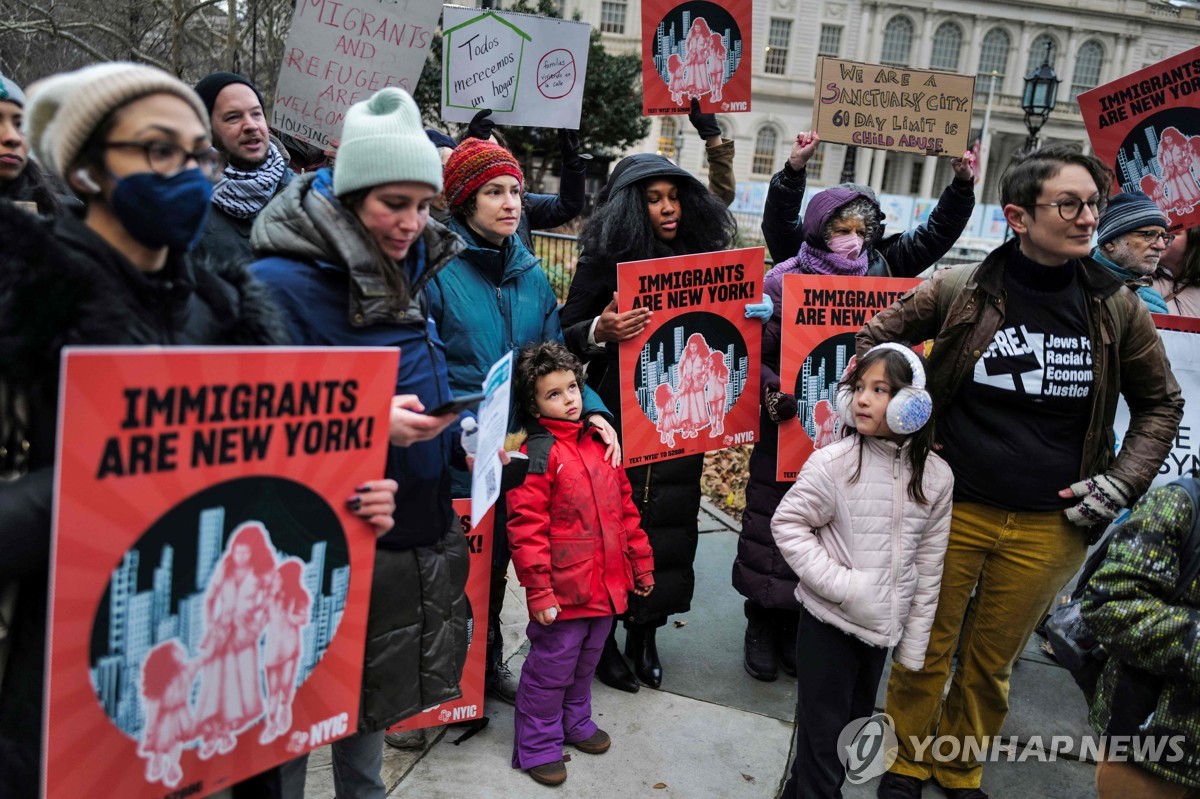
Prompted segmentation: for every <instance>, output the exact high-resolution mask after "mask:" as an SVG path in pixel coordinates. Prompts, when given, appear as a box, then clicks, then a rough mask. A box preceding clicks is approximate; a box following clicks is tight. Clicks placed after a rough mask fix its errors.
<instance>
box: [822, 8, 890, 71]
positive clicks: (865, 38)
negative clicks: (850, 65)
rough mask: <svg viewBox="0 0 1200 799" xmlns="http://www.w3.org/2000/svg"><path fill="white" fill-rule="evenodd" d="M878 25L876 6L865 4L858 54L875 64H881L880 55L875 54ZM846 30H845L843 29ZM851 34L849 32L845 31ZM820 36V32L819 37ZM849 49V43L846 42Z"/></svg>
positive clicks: (859, 34) (864, 59)
mask: <svg viewBox="0 0 1200 799" xmlns="http://www.w3.org/2000/svg"><path fill="white" fill-rule="evenodd" d="M877 25H878V19H877V15H876V14H875V6H873V5H869V4H863V12H862V27H861V28H859V33H858V36H859V48H858V52H859V53H861V54H862V59H863V61H866V62H869V63H872V64H875V63H878V62H879V54H878V53H877V52H875V28H876V26H877ZM843 30H845V29H843ZM845 32H846V33H849V31H848V30H845ZM819 35H820V33H819V31H818V36H819ZM845 44H846V46H847V48H848V47H849V44H850V43H849V42H845Z"/></svg>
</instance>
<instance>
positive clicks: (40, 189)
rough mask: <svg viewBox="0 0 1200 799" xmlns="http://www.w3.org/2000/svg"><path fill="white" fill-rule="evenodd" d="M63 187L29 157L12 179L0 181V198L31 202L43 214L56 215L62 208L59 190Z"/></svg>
mask: <svg viewBox="0 0 1200 799" xmlns="http://www.w3.org/2000/svg"><path fill="white" fill-rule="evenodd" d="M62 190H63V189H62V187H61V186H59V185H58V184H57V182H56V181H55V180H54V179H53V178H52V177H50V175H48V174H46V172H45V171H44V170H43V169H42V168H41V166H39V165H38V162H37V161H34V160H33V159H30V160H28V161H26V162H25V168H24V169H22V170H21V173H20V174H19V175H17V176H16V177H15V178H13V179H12V180H4V181H0V199H4V200H16V201H26V202H32V203H34V204H35V205H36V206H37V209H38V213H40V214H42V215H43V216H57V215H58V214H59V213H61V212H62V210H63V204H62V200H61V199H59V192H61V191H62Z"/></svg>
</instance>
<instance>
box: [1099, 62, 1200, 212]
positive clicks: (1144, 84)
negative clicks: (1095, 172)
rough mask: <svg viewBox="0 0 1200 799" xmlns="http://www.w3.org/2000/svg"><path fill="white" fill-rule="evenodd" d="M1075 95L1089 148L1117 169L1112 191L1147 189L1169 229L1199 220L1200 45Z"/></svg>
mask: <svg viewBox="0 0 1200 799" xmlns="http://www.w3.org/2000/svg"><path fill="white" fill-rule="evenodd" d="M1078 99H1079V110H1080V112H1081V113H1082V114H1083V121H1084V124H1085V125H1087V131H1088V137H1089V138H1090V139H1091V141H1092V149H1093V150H1094V151H1095V153H1096V156H1097V157H1098V158H1099V159H1100V160H1101V161H1103V162H1104V163H1105V164H1107V165H1108V166H1110V167H1111V168H1112V169H1113V171H1114V172H1115V173H1116V181H1115V182H1114V185H1113V192H1114V193H1116V192H1119V191H1141V192H1144V193H1146V194H1147V195H1149V197H1150V198H1151V199H1153V200H1154V202H1155V203H1156V204H1157V205H1158V207H1159V208H1161V209H1162V210H1163V211H1165V212H1166V214H1167V216H1168V218H1169V219H1170V221H1171V226H1170V229H1171V230H1176V231H1177V230H1186V229H1187V228H1191V227H1196V226H1197V225H1200V174H1197V173H1196V172H1195V171H1194V170H1193V166H1194V165H1195V164H1196V163H1198V162H1200V46H1198V47H1193V48H1192V49H1191V50H1188V51H1186V52H1183V53H1180V54H1179V55H1177V56H1172V57H1171V58H1168V59H1165V60H1163V61H1159V62H1158V63H1157V64H1152V65H1151V66H1148V67H1145V68H1144V69H1139V70H1138V71H1137V72H1134V73H1131V74H1129V75H1126V76H1124V77H1122V78H1118V79H1117V80H1115V81H1112V82H1111V83H1106V84H1104V85H1103V86H1099V87H1097V88H1095V89H1092V90H1091V91H1089V92H1085V93H1083V94H1081V95H1079V98H1078Z"/></svg>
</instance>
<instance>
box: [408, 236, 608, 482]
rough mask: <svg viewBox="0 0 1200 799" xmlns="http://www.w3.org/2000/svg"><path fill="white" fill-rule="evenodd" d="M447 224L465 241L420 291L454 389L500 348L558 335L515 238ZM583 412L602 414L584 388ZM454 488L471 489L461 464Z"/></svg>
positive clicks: (544, 291) (467, 384) (463, 386)
mask: <svg viewBox="0 0 1200 799" xmlns="http://www.w3.org/2000/svg"><path fill="white" fill-rule="evenodd" d="M448 226H449V228H450V230H451V231H453V232H454V233H457V234H458V236H459V237H460V238H461V239H462V240H463V241H464V242H465V243H466V249H464V250H463V251H462V252H461V253H460V254H459V255H458V256H457V257H456V258H455V259H454V260H453V261H451V262H450V263H449V264H448V265H447V266H446V267H445V268H444V269H442V270H441V271H439V272H438V273H437V274H436V275H435V276H434V278H433V279H432V280H430V281H429V284H428V288H427V291H428V295H429V306H430V313H431V315H432V317H433V321H434V322H435V323H436V324H437V329H438V333H440V334H441V337H442V341H444V342H446V347H447V353H448V355H447V358H448V361H449V367H450V386H451V388H453V389H454V394H455V396H457V395H460V394H469V393H472V392H476V391H479V390H480V387H481V386H482V385H483V379H484V377H485V376H486V375H487V371H488V369H490V368H491V366H492V364H494V363H495V362H496V361H498V360H500V358H501V357H503V356H504V354H505V353H507V352H509V351H515V350H519V349H520V348H521V347H524V346H525V345H526V344H531V343H534V342H539V341H560V342H561V341H562V340H563V335H562V327H561V326H560V324H559V321H558V299H557V298H556V297H555V296H554V290H553V289H552V288H550V281H548V280H547V279H546V275H545V273H544V272H542V270H541V269H540V268H539V267H538V259H537V257H536V256H534V254H533V253H531V252H530V251H529V250H528V249H526V248H525V245H524V244H522V243H521V241H520V239H518V238H517V237H516V236H515V235H514V236H509V237H508V239H507V240H506V241H505V242H504V245H503V246H502V247H499V248H496V247H491V246H487V245H486V244H482V243H480V241H479V240H478V239H477V238H476V237H475V235H474V234H473V233H472V232H471V230H470V229H469V228H468V227H467V226H466V225H465V224H464V223H463V222H462V221H461V220H459V219H457V218H452V219H451V220H450V222H449V225H448ZM514 411H515V408H514ZM583 412H584V415H585V416H587V415H588V414H591V413H604V414H606V415H608V410H607V409H606V408H605V407H604V403H603V402H601V401H600V397H599V396H597V395H596V393H595V392H594V391H592V390H591V389H585V391H584V397H583ZM514 418H515V414H514ZM454 493H455V496H469V495H470V481H469V478H468V475H467V474H466V473H465V472H460V471H458V470H456V471H455V473H454Z"/></svg>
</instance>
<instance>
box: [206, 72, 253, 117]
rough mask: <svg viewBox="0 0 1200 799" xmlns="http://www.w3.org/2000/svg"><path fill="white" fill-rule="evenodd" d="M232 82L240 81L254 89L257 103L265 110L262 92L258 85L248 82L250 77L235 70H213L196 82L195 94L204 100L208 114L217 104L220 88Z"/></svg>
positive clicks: (210, 113)
mask: <svg viewBox="0 0 1200 799" xmlns="http://www.w3.org/2000/svg"><path fill="white" fill-rule="evenodd" d="M232 83H241V84H244V85H246V86H249V87H250V88H251V89H253V90H254V94H255V96H256V97H258V103H259V105H261V106H262V107H263V110H264V111H266V108H267V104H266V102H264V101H263V96H262V92H260V91H259V90H258V87H257V86H255V85H254V84H253V83H251V82H250V79H249V78H247V77H244V76H242V75H239V74H237V73H236V72H214V73H212V74H211V75H207V76H205V77H203V78H201V79H200V82H199V83H197V84H196V94H198V95H200V99H201V100H203V101H204V105H205V106H206V107H207V108H208V115H209V116H212V112H213V106H215V105H216V104H217V95H218V94H220V93H221V90H222V89H224V88H225V87H226V86H228V85H230V84H232Z"/></svg>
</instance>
